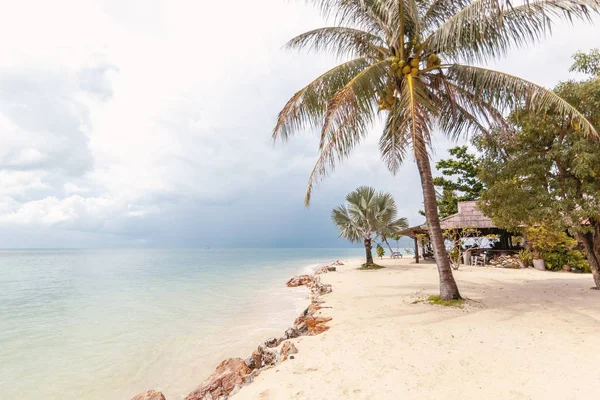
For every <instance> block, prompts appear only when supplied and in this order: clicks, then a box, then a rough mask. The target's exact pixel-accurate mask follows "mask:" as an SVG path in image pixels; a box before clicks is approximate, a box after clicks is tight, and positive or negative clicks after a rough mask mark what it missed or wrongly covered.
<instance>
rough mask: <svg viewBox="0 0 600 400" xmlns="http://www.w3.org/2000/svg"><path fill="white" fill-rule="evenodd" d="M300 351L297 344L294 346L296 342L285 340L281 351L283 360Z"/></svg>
mask: <svg viewBox="0 0 600 400" xmlns="http://www.w3.org/2000/svg"><path fill="white" fill-rule="evenodd" d="M297 353H298V349H297V348H296V346H294V343H292V342H290V341H287V342H283V345H282V346H281V352H280V353H279V355H280V358H281V361H285V360H287V358H288V357H289V355H290V354H297Z"/></svg>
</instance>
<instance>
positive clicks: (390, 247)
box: [383, 236, 394, 257]
mask: <svg viewBox="0 0 600 400" xmlns="http://www.w3.org/2000/svg"><path fill="white" fill-rule="evenodd" d="M383 241H384V242H385V244H387V247H388V249H390V257H391V256H392V254H394V250H392V246H390V244H389V243H388V241H387V238H386V237H385V236H384V237H383Z"/></svg>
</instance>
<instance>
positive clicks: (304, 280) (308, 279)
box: [286, 275, 314, 287]
mask: <svg viewBox="0 0 600 400" xmlns="http://www.w3.org/2000/svg"><path fill="white" fill-rule="evenodd" d="M313 281H314V278H313V277H312V276H311V275H298V276H294V277H293V278H291V279H290V280H289V281H287V284H286V285H287V286H288V287H298V286H307V285H309V284H310V283H312V282H313Z"/></svg>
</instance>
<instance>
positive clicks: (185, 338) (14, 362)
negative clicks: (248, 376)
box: [0, 249, 364, 400]
mask: <svg viewBox="0 0 600 400" xmlns="http://www.w3.org/2000/svg"><path fill="white" fill-rule="evenodd" d="M363 256H364V249H131V250H129V249H127V250H123V249H119V250H97V249H95V250H82V249H76V250H74V249H69V250H0V399H2V400H33V399H41V398H43V399H45V400H52V399H56V400H59V399H60V400H76V399H77V400H81V399H86V400H119V399H122V400H129V399H130V398H132V397H133V396H135V395H136V394H137V393H139V392H142V391H144V390H148V389H156V390H160V391H162V392H163V393H164V394H165V396H166V397H167V399H169V400H178V399H183V398H184V397H185V396H186V395H187V394H188V393H189V392H190V391H192V390H193V389H194V388H195V387H196V386H197V385H198V384H199V383H200V382H201V381H202V380H204V379H205V378H206V377H207V376H209V375H210V373H211V372H212V371H213V370H214V368H215V367H216V365H217V364H218V363H219V362H220V361H222V360H224V359H225V358H228V357H241V358H245V357H246V356H248V355H249V354H250V353H251V352H252V351H253V350H254V349H255V348H256V347H257V346H258V344H259V343H260V342H261V341H263V340H264V339H267V338H269V337H273V336H277V337H279V336H281V335H282V334H283V332H284V331H285V329H287V328H288V327H289V326H291V324H292V322H293V320H294V319H295V317H296V316H297V315H298V314H299V313H300V311H302V309H303V308H304V307H306V306H307V305H308V292H307V290H306V289H305V288H294V289H290V288H287V287H286V286H285V282H286V280H287V279H289V278H290V277H291V276H293V275H297V274H300V273H306V272H312V271H314V270H315V269H316V268H317V267H318V266H321V265H326V264H329V263H331V262H333V261H336V260H346V259H355V258H360V257H363Z"/></svg>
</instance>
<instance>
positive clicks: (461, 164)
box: [433, 146, 484, 218]
mask: <svg viewBox="0 0 600 400" xmlns="http://www.w3.org/2000/svg"><path fill="white" fill-rule="evenodd" d="M449 152H450V155H451V156H452V157H451V158H449V159H446V160H440V161H439V162H438V163H437V164H436V165H435V167H436V168H437V169H438V170H440V172H441V173H442V176H440V177H436V178H434V179H433V183H434V185H435V186H437V187H440V188H441V191H442V194H441V196H439V197H438V208H439V211H440V218H445V217H448V216H450V215H453V214H456V213H457V212H458V202H459V201H470V200H478V199H479V197H480V196H481V192H482V191H483V190H484V185H483V183H482V182H481V180H480V179H479V178H478V174H479V158H478V157H477V156H475V155H474V154H470V153H469V152H468V148H467V146H459V147H454V148H452V149H450V150H449Z"/></svg>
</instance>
